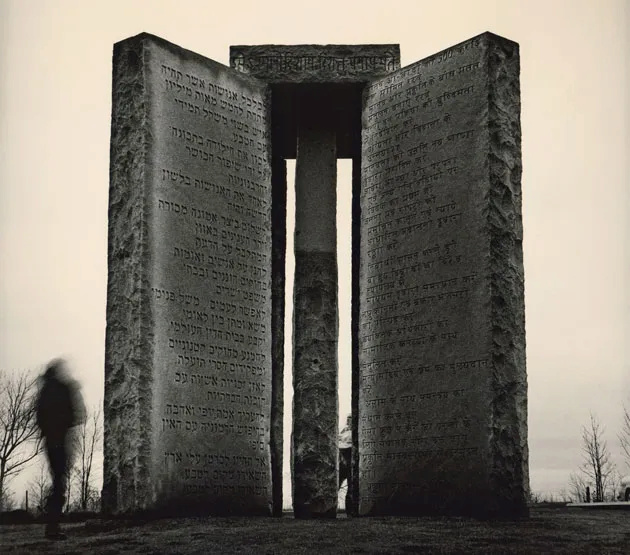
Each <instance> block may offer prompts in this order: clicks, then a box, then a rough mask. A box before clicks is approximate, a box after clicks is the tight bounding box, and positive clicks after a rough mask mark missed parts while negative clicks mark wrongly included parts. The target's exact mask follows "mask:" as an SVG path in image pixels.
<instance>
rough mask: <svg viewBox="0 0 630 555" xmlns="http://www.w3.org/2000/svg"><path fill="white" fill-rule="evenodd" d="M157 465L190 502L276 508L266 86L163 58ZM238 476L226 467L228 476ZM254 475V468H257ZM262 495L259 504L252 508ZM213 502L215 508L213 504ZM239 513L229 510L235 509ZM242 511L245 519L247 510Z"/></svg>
mask: <svg viewBox="0 0 630 555" xmlns="http://www.w3.org/2000/svg"><path fill="white" fill-rule="evenodd" d="M153 64H154V67H153V74H154V75H155V82H154V87H155V90H156V95H158V96H159V99H160V101H159V102H157V103H156V106H157V107H156V111H157V113H156V114H155V126H154V139H155V144H156V152H155V160H156V161H157V162H158V164H159V165H156V167H155V170H154V191H155V194H154V196H153V199H152V200H151V202H152V205H151V207H150V210H151V213H152V214H153V226H154V229H153V232H154V234H155V236H156V238H157V239H156V241H155V243H154V245H153V257H154V263H155V271H154V272H153V276H152V280H151V298H152V302H153V306H154V313H155V320H156V322H157V326H156V329H155V337H154V341H155V345H156V353H155V367H156V370H155V374H156V385H154V388H155V389H156V390H157V391H159V392H160V395H159V396H158V397H156V401H155V407H154V411H155V423H156V425H155V426H154V428H155V430H154V434H155V439H154V441H155V443H156V444H157V445H159V446H160V447H161V449H162V451H161V453H162V454H161V455H160V457H158V458H157V459H156V460H155V464H156V466H157V467H158V471H159V473H161V474H162V475H163V476H168V480H169V481H170V482H172V483H170V485H169V487H170V488H173V489H175V490H179V491H180V493H183V494H184V495H191V496H196V495H210V496H214V498H222V499H223V498H226V497H230V500H229V504H231V505H233V506H235V507H238V506H241V505H243V504H244V505H248V504H249V505H252V504H256V503H257V502H256V501H254V500H253V498H256V497H260V498H261V499H260V501H259V502H258V503H259V506H261V507H266V506H268V502H267V500H268V497H269V496H270V495H271V482H270V480H271V478H270V462H269V461H270V459H269V456H270V455H269V429H270V403H271V391H270V389H271V360H270V352H271V339H270V335H271V330H270V325H271V275H270V274H271V271H270V268H271V265H270V264H271V222H270V214H271V191H270V177H271V170H270V148H269V141H270V135H269V120H268V105H267V104H268V103H267V100H266V96H265V94H266V93H265V90H264V88H263V86H262V85H259V84H254V83H252V82H250V81H248V80H245V79H244V78H242V77H241V76H236V74H235V72H232V71H231V70H227V69H226V68H223V67H222V66H219V64H214V65H213V64H210V62H208V64H205V63H201V62H197V61H195V60H188V59H180V58H179V57H178V56H174V55H171V53H170V52H166V51H161V52H159V55H156V56H155V58H154V59H153ZM226 464H227V466H228V467H227V468H226ZM246 467H252V468H251V469H248V468H246ZM252 496H253V498H252ZM208 502H209V503H211V500H210V499H209V500H208ZM226 502H227V501H226ZM244 505H243V506H244Z"/></svg>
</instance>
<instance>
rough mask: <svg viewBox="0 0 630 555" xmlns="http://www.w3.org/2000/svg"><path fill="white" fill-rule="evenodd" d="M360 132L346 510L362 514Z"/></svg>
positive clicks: (354, 203) (354, 196)
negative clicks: (360, 431) (350, 449)
mask: <svg viewBox="0 0 630 555" xmlns="http://www.w3.org/2000/svg"><path fill="white" fill-rule="evenodd" d="M361 142H362V138H361V134H359V145H358V146H357V152H356V153H355V155H354V157H353V158H352V289H351V291H352V292H351V308H350V311H351V319H350V334H351V341H352V350H351V352H352V355H351V356H352V380H351V391H352V398H351V414H352V453H351V456H352V459H351V463H350V468H351V470H350V481H351V486H350V487H351V491H350V494H351V496H350V498H351V502H352V505H351V507H347V506H346V513H347V514H349V515H351V516H359V390H360V388H361V379H360V366H359V348H360V347H359V332H360V325H359V320H360V316H361V276H360V265H361V148H362V144H361Z"/></svg>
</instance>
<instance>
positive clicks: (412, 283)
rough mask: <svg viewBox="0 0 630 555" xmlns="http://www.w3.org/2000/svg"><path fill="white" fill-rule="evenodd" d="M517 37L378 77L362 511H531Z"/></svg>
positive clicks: (367, 141) (368, 196) (367, 194)
mask: <svg viewBox="0 0 630 555" xmlns="http://www.w3.org/2000/svg"><path fill="white" fill-rule="evenodd" d="M519 94H520V93H519V55H518V45H517V44H516V43H514V42H511V41H509V40H506V39H503V38H501V37H498V36H496V35H493V34H490V33H485V34H483V35H480V36H478V37H475V38H473V39H471V40H468V41H466V42H463V43H461V44H458V45H456V46H454V47H452V48H449V49H447V50H445V51H443V52H440V53H438V54H435V55H434V56H430V57H429V58H427V59H425V60H422V61H420V62H417V63H415V64H412V65H410V66H408V67H404V68H402V69H400V70H398V71H396V72H394V73H393V74H392V75H390V76H388V77H386V78H384V79H381V80H379V81H377V82H374V83H372V84H370V85H368V87H367V90H366V92H365V95H364V107H363V125H364V127H363V137H362V138H363V151H362V192H361V269H360V309H359V312H360V316H359V332H358V334H359V345H358V350H359V353H358V355H359V357H358V358H359V415H360V422H359V430H358V436H359V453H360V455H359V457H360V460H359V468H360V477H359V480H360V484H359V487H360V513H361V514H401V513H402V514H405V513H434V514H435V513H451V514H453V513H455V514H473V515H477V516H496V515H511V516H521V515H525V514H527V506H526V500H527V499H526V497H527V490H528V465H527V461H528V452H527V379H526V370H525V326H524V294H523V280H524V278H523V259H522V224H521V152H520V140H521V138H520V96H519Z"/></svg>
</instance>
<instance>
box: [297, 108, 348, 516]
mask: <svg viewBox="0 0 630 555" xmlns="http://www.w3.org/2000/svg"><path fill="white" fill-rule="evenodd" d="M311 108H312V112H310V113H306V112H305V113H303V117H302V120H301V124H300V128H299V131H298V156H297V161H296V177H295V197H296V220H295V221H296V223H295V242H294V247H295V280H294V286H293V287H294V294H293V299H294V302H293V322H294V324H293V439H292V455H293V456H292V460H293V509H294V513H295V516H296V517H297V518H317V517H333V518H334V516H335V515H336V510H337V464H338V463H337V458H338V450H337V423H338V401H337V366H338V365H337V341H338V327H339V325H338V315H337V257H336V219H335V218H336V198H337V197H336V174H337V161H336V156H335V135H334V132H332V131H331V130H330V127H328V126H327V125H326V123H325V118H323V114H321V115H322V117H321V118H320V117H318V110H316V107H314V106H313V107H311Z"/></svg>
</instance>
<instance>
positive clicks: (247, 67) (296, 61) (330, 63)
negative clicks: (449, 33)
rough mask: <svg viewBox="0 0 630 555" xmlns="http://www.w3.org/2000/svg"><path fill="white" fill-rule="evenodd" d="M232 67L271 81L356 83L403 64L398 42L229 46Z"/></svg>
mask: <svg viewBox="0 0 630 555" xmlns="http://www.w3.org/2000/svg"><path fill="white" fill-rule="evenodd" d="M230 67H233V68H234V69H236V70H237V71H241V72H243V73H247V74H249V75H252V76H254V77H257V78H259V79H263V80H265V81H267V82H269V83H308V82H316V83H324V82H339V83H353V82H361V81H368V80H370V79H374V78H377V77H381V76H384V75H387V74H388V73H391V72H392V71H394V70H396V69H398V68H399V67H400V47H399V45H397V44H360V45H341V44H335V45H313V44H310V45H309V44H304V45H291V46H283V45H271V44H267V45H259V46H240V45H239V46H230Z"/></svg>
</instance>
